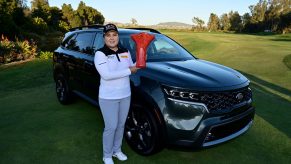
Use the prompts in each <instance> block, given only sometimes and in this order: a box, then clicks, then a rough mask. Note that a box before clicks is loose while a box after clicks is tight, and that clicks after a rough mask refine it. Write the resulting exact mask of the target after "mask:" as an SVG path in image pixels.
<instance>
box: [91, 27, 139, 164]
mask: <svg viewBox="0 0 291 164" xmlns="http://www.w3.org/2000/svg"><path fill="white" fill-rule="evenodd" d="M103 36H104V42H105V45H104V47H103V48H101V49H99V50H98V51H97V52H96V54H95V58H94V64H95V67H96V69H97V71H98V72H99V74H100V76H101V78H100V87H99V106H100V109H101V112H102V116H103V119H104V124H105V128H104V131H103V161H104V163H105V164H113V160H112V157H116V158H118V159H119V160H121V161H125V160H127V156H126V155H125V154H124V153H122V151H121V144H122V138H123V133H124V124H125V121H126V118H127V114H128V111H129V106H130V98H131V97H130V96H131V90H130V80H129V75H131V74H133V73H136V72H137V70H138V68H136V67H135V66H134V65H133V62H132V59H131V56H130V53H129V51H128V50H127V49H125V48H123V47H120V46H118V42H119V36H118V30H117V27H116V26H115V25H114V24H107V25H105V27H104V30H103Z"/></svg>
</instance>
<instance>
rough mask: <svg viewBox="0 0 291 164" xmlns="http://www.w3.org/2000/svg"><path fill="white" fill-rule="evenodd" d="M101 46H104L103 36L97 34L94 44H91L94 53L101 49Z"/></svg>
mask: <svg viewBox="0 0 291 164" xmlns="http://www.w3.org/2000/svg"><path fill="white" fill-rule="evenodd" d="M103 46H104V38H103V34H101V33H97V35H96V38H95V40H94V44H93V50H94V52H96V51H97V50H98V49H99V48H102V47H103Z"/></svg>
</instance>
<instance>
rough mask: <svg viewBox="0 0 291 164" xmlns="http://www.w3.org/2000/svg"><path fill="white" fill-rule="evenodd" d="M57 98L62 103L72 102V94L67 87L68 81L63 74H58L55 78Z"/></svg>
mask: <svg viewBox="0 0 291 164" xmlns="http://www.w3.org/2000/svg"><path fill="white" fill-rule="evenodd" d="M55 82H56V93H57V98H58V100H59V102H60V103H62V104H69V103H71V102H72V97H73V94H72V92H71V90H70V89H69V86H68V83H67V80H66V78H65V77H64V75H62V74H58V75H57V76H56V78H55Z"/></svg>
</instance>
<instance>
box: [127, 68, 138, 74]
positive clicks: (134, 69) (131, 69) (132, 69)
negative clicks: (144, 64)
mask: <svg viewBox="0 0 291 164" xmlns="http://www.w3.org/2000/svg"><path fill="white" fill-rule="evenodd" d="M129 69H130V72H131V74H134V73H136V72H137V70H139V68H137V67H136V66H133V67H129Z"/></svg>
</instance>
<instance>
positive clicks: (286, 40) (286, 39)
mask: <svg viewBox="0 0 291 164" xmlns="http://www.w3.org/2000/svg"><path fill="white" fill-rule="evenodd" d="M270 40H272V41H281V42H291V38H278V39H270Z"/></svg>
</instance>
